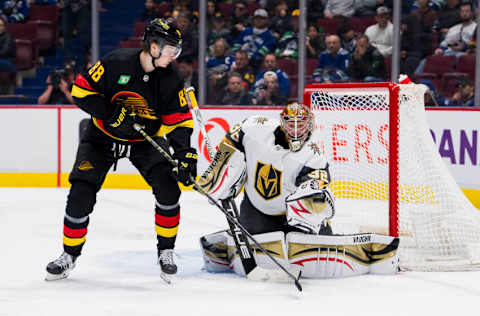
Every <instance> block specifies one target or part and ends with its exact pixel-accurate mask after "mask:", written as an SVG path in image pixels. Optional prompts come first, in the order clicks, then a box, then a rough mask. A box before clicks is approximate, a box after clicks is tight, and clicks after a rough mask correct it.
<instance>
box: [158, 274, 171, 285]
mask: <svg viewBox="0 0 480 316" xmlns="http://www.w3.org/2000/svg"><path fill="white" fill-rule="evenodd" d="M160 279H162V280H163V281H164V282H165V283H167V284H172V275H171V274H166V273H163V272H160Z"/></svg>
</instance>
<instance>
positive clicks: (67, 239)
mask: <svg viewBox="0 0 480 316" xmlns="http://www.w3.org/2000/svg"><path fill="white" fill-rule="evenodd" d="M88 222H89V217H88V216H85V217H82V218H74V217H71V216H69V215H67V214H65V218H64V220H63V249H64V250H65V252H66V253H68V254H70V255H72V256H74V257H78V256H80V253H81V252H82V247H83V245H84V244H85V240H86V236H87V226H88Z"/></svg>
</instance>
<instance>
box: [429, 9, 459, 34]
mask: <svg viewBox="0 0 480 316" xmlns="http://www.w3.org/2000/svg"><path fill="white" fill-rule="evenodd" d="M461 22H462V20H461V19H460V0H446V1H445V6H444V7H443V8H441V9H440V11H438V17H437V20H436V21H435V24H434V30H436V31H438V32H440V40H444V39H445V35H447V33H448V29H449V28H451V27H452V26H454V25H455V24H459V23H461Z"/></svg>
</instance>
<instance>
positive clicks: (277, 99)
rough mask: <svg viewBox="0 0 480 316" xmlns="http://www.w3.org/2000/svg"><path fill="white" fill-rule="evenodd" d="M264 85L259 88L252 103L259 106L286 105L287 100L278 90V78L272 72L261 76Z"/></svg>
mask: <svg viewBox="0 0 480 316" xmlns="http://www.w3.org/2000/svg"><path fill="white" fill-rule="evenodd" d="M263 80H264V82H265V84H264V85H263V86H262V87H260V89H259V91H258V95H257V97H256V99H255V101H254V102H256V104H260V105H283V104H287V103H288V98H287V97H286V96H285V95H284V94H283V93H282V92H281V91H280V89H279V88H278V78H277V75H276V74H275V73H274V72H273V71H267V72H266V73H265V74H264V75H263Z"/></svg>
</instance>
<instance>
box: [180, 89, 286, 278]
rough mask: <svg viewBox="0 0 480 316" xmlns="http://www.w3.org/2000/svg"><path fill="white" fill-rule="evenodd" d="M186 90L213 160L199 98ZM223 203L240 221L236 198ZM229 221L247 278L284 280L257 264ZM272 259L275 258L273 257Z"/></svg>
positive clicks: (242, 237) (238, 230)
mask: <svg viewBox="0 0 480 316" xmlns="http://www.w3.org/2000/svg"><path fill="white" fill-rule="evenodd" d="M185 91H186V95H187V102H188V105H189V106H190V107H192V109H193V111H194V115H195V119H196V121H197V123H198V125H199V126H200V133H202V134H203V139H204V141H205V147H206V148H207V152H208V156H209V157H210V159H212V160H213V157H214V156H215V150H214V147H213V146H212V144H211V143H210V139H209V137H208V134H207V131H206V129H205V126H204V124H203V118H202V115H201V113H200V108H199V107H198V103H197V99H196V97H195V88H194V87H188V88H187V89H186V90H185ZM222 204H223V207H224V208H225V210H226V211H227V212H228V213H229V214H230V215H231V216H232V217H233V218H235V219H236V220H237V222H238V218H239V213H238V209H237V205H236V204H235V200H234V199H233V198H229V199H228V200H225V201H224V203H222ZM227 222H228V226H229V227H230V232H231V234H232V238H233V240H234V242H235V246H236V248H237V250H238V254H239V256H240V259H241V262H242V266H243V269H244V270H245V274H246V275H247V278H250V279H255V280H259V279H262V280H266V279H268V278H272V279H276V280H283V279H284V275H281V274H280V275H275V273H274V271H272V270H269V269H264V268H262V267H259V266H258V265H257V263H256V261H255V257H254V256H253V250H252V247H251V246H250V243H249V242H248V238H246V237H245V234H243V233H242V231H241V230H240V229H239V228H238V227H237V226H236V225H235V223H232V222H231V221H230V220H228V217H227ZM267 255H269V254H267ZM271 259H272V260H273V258H271ZM274 261H275V260H274ZM252 271H253V272H252ZM251 272H252V273H251Z"/></svg>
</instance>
